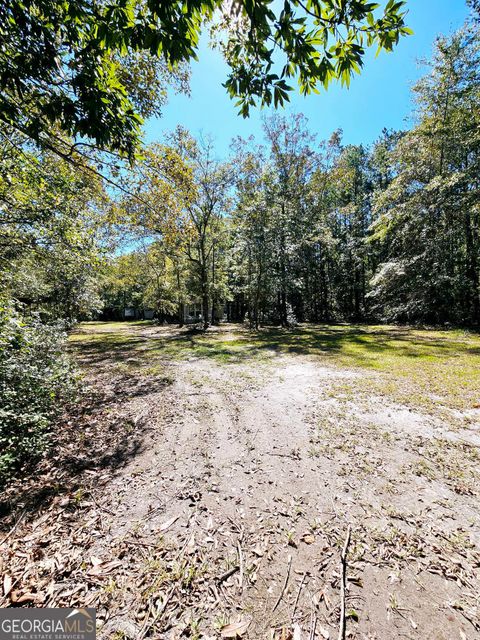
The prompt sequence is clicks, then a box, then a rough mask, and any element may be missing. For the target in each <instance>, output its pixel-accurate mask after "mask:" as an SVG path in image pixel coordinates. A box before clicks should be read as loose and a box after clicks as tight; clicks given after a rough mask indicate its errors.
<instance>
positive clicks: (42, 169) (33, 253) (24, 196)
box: [0, 129, 109, 321]
mask: <svg viewBox="0 0 480 640" xmlns="http://www.w3.org/2000/svg"><path fill="white" fill-rule="evenodd" d="M3 133H4V131H3V130H2V129H0V140H1V141H0V150H1V158H2V159H1V161H0V260H1V262H2V281H1V284H0V294H1V295H3V296H7V297H9V298H13V299H16V300H17V301H20V302H21V303H22V304H23V305H25V307H26V309H27V310H30V311H34V310H35V311H39V312H41V313H42V314H43V315H44V316H46V317H52V318H63V319H68V320H69V321H72V320H74V319H75V318H78V317H79V316H83V317H85V316H88V315H89V313H90V312H91V311H92V310H95V309H96V308H98V305H99V304H100V299H99V297H98V295H97V284H96V281H95V277H96V273H97V270H98V268H99V264H100V260H101V254H102V249H101V244H104V235H103V228H104V220H103V217H104V214H105V212H106V210H107V208H108V207H109V200H108V197H107V195H106V193H105V191H104V190H103V186H102V183H101V181H100V179H99V178H98V177H97V176H95V175H94V174H93V173H92V172H89V171H87V170H84V171H81V170H74V168H73V167H71V166H70V165H68V164H66V163H65V162H63V161H62V160H61V159H59V158H58V157H57V156H56V155H54V154H52V153H49V152H39V151H38V149H36V148H35V147H34V146H33V145H28V144H25V141H24V140H23V139H22V138H21V137H19V136H18V135H12V133H11V132H9V135H5V136H4V135H3ZM104 248H105V249H106V248H107V245H106V244H104Z"/></svg>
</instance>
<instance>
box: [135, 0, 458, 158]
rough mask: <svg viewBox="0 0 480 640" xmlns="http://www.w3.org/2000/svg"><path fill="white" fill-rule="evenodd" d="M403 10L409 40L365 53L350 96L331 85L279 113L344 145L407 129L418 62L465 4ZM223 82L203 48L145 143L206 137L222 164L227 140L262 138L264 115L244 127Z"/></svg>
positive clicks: (438, 1)
mask: <svg viewBox="0 0 480 640" xmlns="http://www.w3.org/2000/svg"><path fill="white" fill-rule="evenodd" d="M407 6H408V10H409V14H408V16H407V25H408V26H409V27H411V28H412V29H413V31H414V35H413V36H410V37H406V38H403V39H402V41H401V42H400V44H399V45H398V47H397V48H396V49H395V50H394V51H393V53H390V54H387V53H384V52H382V53H381V54H380V56H379V57H378V58H375V56H374V52H373V51H372V52H370V53H369V54H368V55H367V59H366V60H365V66H364V68H363V71H362V74H361V75H360V76H356V77H355V78H354V79H353V82H352V84H351V86H350V88H349V89H346V88H341V87H340V86H339V85H332V86H331V87H330V88H329V90H328V91H327V92H325V91H322V92H321V93H320V95H315V94H313V95H310V96H307V97H306V98H304V97H302V96H300V95H295V96H293V95H292V98H291V103H290V105H289V106H288V107H287V108H286V109H285V110H284V111H285V112H286V113H288V112H289V111H292V112H302V113H304V114H305V115H306V116H307V117H308V120H309V124H310V128H311V130H312V131H314V132H316V133H317V134H318V137H319V138H320V139H323V138H328V137H329V135H330V134H331V132H332V131H334V130H335V129H338V128H342V129H343V131H344V138H343V139H344V142H345V143H351V144H357V143H361V142H363V143H367V144H368V143H370V142H372V141H373V140H375V139H376V138H377V137H378V135H379V134H380V133H381V131H382V129H383V127H387V128H395V129H400V128H405V127H406V126H408V118H409V115H410V114H411V109H412V103H411V96H410V88H411V85H412V84H413V83H414V81H415V80H416V79H417V78H418V77H419V76H420V75H422V69H421V67H419V66H418V64H417V61H418V60H419V59H422V58H428V57H430V54H431V51H432V46H433V43H434V41H435V38H436V36H438V35H440V34H447V33H451V32H452V31H454V30H455V29H457V28H458V27H460V26H461V25H462V24H463V22H464V20H465V18H466V16H467V15H468V10H467V7H466V3H465V0H407ZM226 76H227V67H226V65H225V63H224V62H223V59H222V57H221V55H220V53H219V52H217V51H212V50H211V49H209V47H208V46H207V42H206V41H203V42H202V46H201V49H200V53H199V61H198V62H195V63H193V66H192V78H191V97H187V96H183V95H173V94H172V95H171V96H170V98H169V103H168V104H167V105H166V106H165V107H164V110H163V115H162V117H161V118H158V119H152V120H150V121H148V122H147V123H146V139H147V141H148V142H152V141H162V139H163V136H164V133H165V132H166V131H171V130H173V129H175V127H176V126H177V125H178V124H181V125H183V126H184V127H186V128H187V129H189V130H190V132H191V133H192V134H193V135H198V134H200V133H203V134H210V135H212V136H213V138H214V139H215V143H216V148H217V153H218V156H219V158H225V157H227V156H228V153H229V145H230V141H231V139H232V138H233V137H234V136H237V135H241V136H243V137H248V136H249V135H251V134H254V135H255V136H258V137H261V117H262V114H264V113H266V111H265V110H260V109H255V110H252V112H251V115H250V117H249V118H248V119H246V120H244V119H243V118H242V117H241V116H238V115H237V112H236V109H235V107H234V104H233V101H231V100H230V98H229V97H228V96H227V94H226V91H225V89H224V88H223V87H222V82H223V81H224V80H225V79H226Z"/></svg>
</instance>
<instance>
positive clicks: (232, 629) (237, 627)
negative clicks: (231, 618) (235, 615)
mask: <svg viewBox="0 0 480 640" xmlns="http://www.w3.org/2000/svg"><path fill="white" fill-rule="evenodd" d="M249 626H250V620H247V619H243V620H239V621H238V622H232V623H231V624H227V625H226V626H225V627H222V629H221V631H220V634H221V636H222V638H241V637H242V636H243V635H244V634H245V633H246V631H247V629H248V627H249Z"/></svg>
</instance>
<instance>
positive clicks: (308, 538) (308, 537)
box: [300, 533, 315, 544]
mask: <svg viewBox="0 0 480 640" xmlns="http://www.w3.org/2000/svg"><path fill="white" fill-rule="evenodd" d="M300 540H302V542H305V544H313V543H314V542H315V536H314V535H313V533H304V534H303V536H302V537H301V538H300Z"/></svg>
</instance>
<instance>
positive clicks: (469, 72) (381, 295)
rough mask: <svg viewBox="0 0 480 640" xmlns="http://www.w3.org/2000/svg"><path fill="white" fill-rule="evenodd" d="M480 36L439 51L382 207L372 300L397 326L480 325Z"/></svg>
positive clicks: (463, 34) (470, 32) (443, 42)
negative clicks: (380, 249) (379, 254)
mask: <svg viewBox="0 0 480 640" xmlns="http://www.w3.org/2000/svg"><path fill="white" fill-rule="evenodd" d="M479 63H480V35H479V30H478V27H472V28H467V29H463V30H460V31H459V32H458V33H456V34H454V35H453V36H451V37H449V38H440V39H439V40H438V41H437V44H436V49H435V55H434V59H433V61H432V62H431V63H430V73H429V74H428V75H426V76H425V77H424V78H423V79H422V80H421V81H420V82H419V83H418V84H417V85H416V87H415V89H414V90H415V94H416V97H417V108H418V122H417V125H416V126H415V127H414V128H413V129H412V130H411V131H409V132H407V133H406V134H405V135H404V136H403V137H402V138H401V140H400V141H399V143H398V145H397V147H396V149H395V150H394V152H393V162H394V167H395V172H396V176H395V177H394V179H393V180H392V181H391V182H390V184H389V185H388V186H387V188H386V189H385V190H384V191H383V192H382V193H379V194H378V196H377V198H376V210H377V212H378V213H379V214H380V217H379V218H378V220H377V221H376V222H375V223H374V227H373V232H374V235H373V238H374V239H375V240H376V241H378V242H379V243H381V245H383V248H384V249H383V250H384V252H385V258H384V262H383V264H382V265H381V267H380V271H379V273H378V274H377V276H376V277H375V278H374V280H373V282H372V285H373V290H372V292H371V297H372V299H373V300H374V301H375V303H376V305H377V309H379V308H380V307H383V309H384V317H387V318H390V319H394V320H426V321H429V322H435V323H439V322H442V323H443V322H447V321H449V322H452V321H453V322H456V323H463V324H465V323H467V324H475V325H478V324H479V323H480V298H479V287H480V282H479V277H480V275H479V274H480V271H479V264H480V262H479V260H480V243H479V233H478V228H479V215H480V214H479V206H480V202H479V198H478V194H479V178H478V176H479V175H480V155H479V154H480V121H479V115H478V114H479V107H480V104H479V100H480V96H479V92H478V87H479V85H480V75H479V68H480V64H479Z"/></svg>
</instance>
